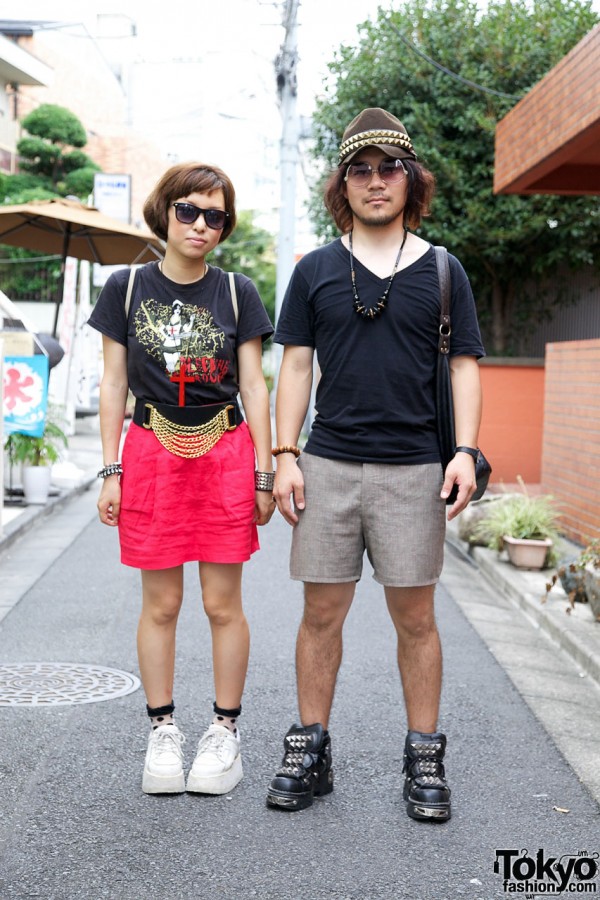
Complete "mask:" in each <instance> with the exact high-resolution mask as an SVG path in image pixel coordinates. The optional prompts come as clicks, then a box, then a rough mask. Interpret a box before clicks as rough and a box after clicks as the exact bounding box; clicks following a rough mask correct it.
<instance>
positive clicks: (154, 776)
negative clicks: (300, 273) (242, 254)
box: [90, 163, 274, 794]
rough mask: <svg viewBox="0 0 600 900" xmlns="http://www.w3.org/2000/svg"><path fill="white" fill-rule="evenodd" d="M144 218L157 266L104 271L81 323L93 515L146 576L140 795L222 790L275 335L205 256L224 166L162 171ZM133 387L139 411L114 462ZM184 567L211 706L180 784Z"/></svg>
mask: <svg viewBox="0 0 600 900" xmlns="http://www.w3.org/2000/svg"><path fill="white" fill-rule="evenodd" d="M144 217H145V219H146V222H147V224H148V226H149V227H150V229H151V230H152V231H153V232H154V233H155V234H156V235H158V237H160V238H162V239H163V240H165V241H166V251H165V256H164V259H163V260H162V261H161V262H158V263H156V262H154V263H149V264H148V265H146V266H144V267H142V268H141V269H139V270H138V271H137V272H134V274H133V275H131V274H130V272H129V270H121V271H119V272H117V273H115V274H113V275H111V277H110V278H109V280H108V281H107V283H106V286H105V287H104V289H103V290H102V293H101V295H100V297H99V299H98V302H97V304H96V307H95V309H94V311H93V313H92V316H91V318H90V324H91V325H92V326H93V327H94V328H96V329H98V331H100V332H101V333H102V336H103V338H102V339H103V350H104V375H103V378H102V384H101V388H100V428H101V435H102V449H103V453H104V461H105V465H104V468H103V469H101V471H100V472H99V473H98V474H99V476H100V477H101V478H103V485H102V490H101V492H100V498H99V500H98V510H99V513H100V520H101V521H102V522H103V523H104V524H105V525H112V526H115V525H118V528H119V539H120V544H121V561H122V562H123V563H124V564H125V565H128V566H135V567H136V568H139V569H140V570H141V575H142V611H141V616H140V620H139V627H138V636H137V639H138V658H139V666H140V673H141V677H142V682H143V686H144V691H145V694H146V701H147V711H148V715H149V717H150V723H151V731H150V737H149V740H148V750H147V753H146V759H145V765H144V775H143V781H142V790H143V791H145V792H146V793H149V794H159V793H180V792H182V791H184V790H188V791H193V792H198V793H209V794H223V793H227V792H228V791H230V790H231V789H232V788H234V787H235V785H236V784H237V783H238V782H239V781H240V779H241V777H242V763H241V757H240V735H239V730H238V728H237V717H238V716H239V714H240V712H241V699H242V692H243V688H244V681H245V677H246V669H247V663H248V652H249V632H248V625H247V622H246V619H245V617H244V613H243V609H242V596H241V581H242V564H243V563H244V562H245V561H246V560H248V559H249V558H250V555H251V554H252V553H254V551H255V550H257V549H258V546H259V545H258V537H257V529H256V526H257V525H264V524H266V523H267V522H268V521H269V519H270V518H271V515H272V513H273V509H274V505H273V499H272V498H273V490H272V489H273V474H272V463H271V424H270V414H269V396H268V390H267V387H266V384H265V380H264V377H263V372H262V365H261V345H262V341H264V340H266V339H267V338H268V337H269V336H270V335H271V333H272V331H273V329H272V326H271V322H270V321H269V318H268V316H267V314H266V312H265V309H264V306H263V304H262V302H261V300H260V297H259V295H258V293H257V291H256V288H255V287H254V285H253V284H252V282H251V281H250V280H249V279H248V278H246V277H245V276H243V275H236V276H235V278H234V279H233V280H232V278H231V276H229V277H228V275H227V273H225V272H223V271H222V270H221V269H218V268H216V267H215V266H212V265H210V266H209V265H208V263H207V262H206V257H207V255H208V254H209V253H210V252H211V250H214V248H215V247H216V246H217V244H219V243H220V242H221V241H224V240H225V239H226V238H227V237H228V236H229V235H230V234H231V232H232V231H233V229H234V227H235V224H236V214H235V192H234V188H233V185H232V183H231V181H230V180H229V178H228V177H227V175H225V173H224V172H222V171H221V170H220V169H218V168H216V167H214V166H207V165H203V164H200V163H188V164H184V165H177V166H174V167H173V168H171V169H169V171H168V172H166V174H165V175H164V176H163V178H162V179H161V180H160V181H159V182H158V184H157V185H156V187H155V188H154V190H153V192H152V193H151V195H150V196H149V198H148V199H147V201H146V204H145V206H144ZM129 389H130V390H131V392H132V393H133V395H134V396H135V398H136V404H135V412H134V415H133V422H132V424H131V426H130V427H129V430H128V432H127V436H126V439H125V443H124V447H123V456H122V463H121V462H119V461H118V460H119V444H120V438H121V433H122V427H123V419H124V415H125V403H126V400H127V394H128V390H129ZM238 390H239V394H240V397H241V399H242V401H243V406H244V412H245V416H246V419H247V424H246V422H245V421H244V419H243V418H242V415H241V413H240V410H239V407H238V405H237V401H236V397H237V394H238ZM255 470H256V471H255ZM190 561H198V567H199V575H200V586H201V590H202V599H203V603H204V610H205V612H206V615H207V616H208V619H209V623H210V628H211V636H212V650H213V669H214V685H215V698H216V699H215V703H214V719H213V721H212V724H210V726H209V727H208V730H207V731H206V732H205V734H204V735H203V736H202V738H201V739H200V743H199V745H198V753H197V755H196V759H195V761H194V764H193V766H192V769H191V770H190V773H189V775H188V778H187V783H186V780H185V777H184V772H183V753H182V745H183V742H184V740H185V739H184V736H183V734H182V733H181V731H180V730H179V729H178V727H177V725H176V724H175V722H174V718H173V713H174V709H175V706H174V703H173V679H174V664H175V633H176V627H177V619H178V616H179V610H180V608H181V603H182V598H183V564H184V563H185V562H190Z"/></svg>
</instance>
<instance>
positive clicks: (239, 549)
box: [119, 422, 259, 569]
mask: <svg viewBox="0 0 600 900" xmlns="http://www.w3.org/2000/svg"><path fill="white" fill-rule="evenodd" d="M254 467H255V459H254V445H253V443H252V439H251V437H250V432H249V430H248V426H247V425H246V423H245V422H244V423H242V424H241V425H239V426H238V427H237V428H236V429H235V431H226V432H225V434H224V435H223V436H222V437H221V438H220V440H219V441H218V442H217V443H216V444H215V446H214V447H213V448H212V450H209V452H208V453H205V454H204V456H199V457H197V458H196V459H186V458H183V457H180V456H175V455H174V454H173V453H169V451H168V450H165V448H164V447H163V446H162V444H161V443H160V442H159V440H158V439H157V438H156V436H155V434H154V433H153V432H152V431H149V430H147V429H145V428H141V427H140V426H138V425H135V424H134V423H133V422H132V423H131V425H130V426H129V430H128V432H127V435H126V437H125V444H124V447H123V475H122V477H121V512H120V514H119V539H120V543H121V562H122V563H123V564H124V565H126V566H134V567H135V568H138V569H170V568H171V567H173V566H179V565H182V563H185V562H192V561H195V560H197V561H199V562H212V563H241V562H246V560H248V559H250V556H251V554H252V553H254V552H255V551H256V550H258V549H259V543H258V532H257V528H256V523H255V521H254V512H255V494H254Z"/></svg>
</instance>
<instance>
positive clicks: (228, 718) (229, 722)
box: [212, 700, 242, 737]
mask: <svg viewBox="0 0 600 900" xmlns="http://www.w3.org/2000/svg"><path fill="white" fill-rule="evenodd" d="M213 710H214V712H215V717H214V719H213V720H212V724H213V725H223V726H224V727H225V728H228V729H229V730H230V731H231V733H232V734H235V736H236V737H237V733H238V730H237V720H238V716H239V715H240V714H241V712H242V705H241V704H240V705H239V706H238V707H237V709H222V707H220V706H217V702H216V700H215V702H214V703H213Z"/></svg>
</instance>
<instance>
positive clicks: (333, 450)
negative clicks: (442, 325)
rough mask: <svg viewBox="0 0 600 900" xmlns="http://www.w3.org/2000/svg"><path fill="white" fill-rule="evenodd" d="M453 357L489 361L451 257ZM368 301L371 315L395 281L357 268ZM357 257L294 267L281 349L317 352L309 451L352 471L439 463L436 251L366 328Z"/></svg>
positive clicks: (323, 256) (343, 254)
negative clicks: (356, 299)
mask: <svg viewBox="0 0 600 900" xmlns="http://www.w3.org/2000/svg"><path fill="white" fill-rule="evenodd" d="M449 263H450V275H451V281H452V296H451V307H450V316H451V322H452V337H451V347H450V349H451V355H452V356H475V357H477V358H479V357H481V356H483V355H484V354H485V351H484V348H483V345H482V343H481V336H480V333H479V326H478V324H477V316H476V312H475V303H474V300H473V294H472V291H471V286H470V284H469V281H468V278H467V276H466V274H465V271H464V269H463V267H462V266H461V264H460V263H459V261H458V260H457V259H456V258H455V257H454V256H449ZM354 267H355V271H356V278H357V288H358V293H359V295H360V299H361V301H362V302H363V303H364V304H365V305H366V306H367V307H369V306H373V305H375V303H376V302H377V300H378V299H379V297H381V296H382V294H383V293H384V291H385V288H386V286H387V282H388V278H378V277H377V275H375V274H374V273H373V272H371V271H370V270H369V269H367V268H366V267H365V266H363V265H362V264H361V263H360V262H359V261H358V260H356V259H355V263H354ZM352 303H353V297H352V286H351V279H350V254H349V252H348V250H347V249H346V248H345V247H344V245H343V244H342V242H341V239H337V240H335V241H333V242H332V243H331V244H328V245H327V246H325V247H320V248H319V249H318V250H313V251H312V252H311V253H308V254H307V255H306V256H304V257H303V258H302V259H301V260H300V262H299V263H298V264H297V265H296V268H295V270H294V273H293V275H292V278H291V280H290V284H289V286H288V290H287V293H286V295H285V298H284V301H283V306H282V310H281V315H280V317H279V320H278V323H277V330H276V333H275V340H276V341H277V342H278V343H280V344H291V345H296V346H303V347H314V348H315V349H316V353H317V360H318V363H319V368H320V372H321V375H320V379H319V383H318V386H317V394H316V416H315V420H314V422H313V426H312V429H311V432H310V435H309V438H308V442H307V444H306V450H307V451H308V452H310V453H314V454H315V455H316V456H324V457H327V458H330V459H342V460H349V461H353V462H387V463H405V464H418V463H430V462H439V458H440V456H439V450H438V445H437V437H436V427H435V373H436V365H437V354H438V349H437V346H438V331H439V317H440V289H439V282H438V275H437V267H436V263H435V253H434V250H433V247H430V248H429V250H428V251H427V252H426V253H425V254H424V255H423V256H422V257H421V258H420V259H418V260H416V261H415V262H414V263H412V265H410V266H408V267H407V268H406V269H402V270H401V271H400V272H397V273H396V275H395V277H394V281H393V283H392V289H391V291H390V295H389V298H388V305H387V308H386V309H385V310H384V312H383V314H382V315H381V316H380V317H379V318H377V319H373V320H367V321H365V320H364V319H362V318H361V317H360V316H358V315H357V314H356V312H355V311H354V309H353V305H352Z"/></svg>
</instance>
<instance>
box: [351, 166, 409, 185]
mask: <svg viewBox="0 0 600 900" xmlns="http://www.w3.org/2000/svg"><path fill="white" fill-rule="evenodd" d="M374 172H377V174H378V175H379V177H380V178H381V180H382V181H385V183H386V184H397V183H398V182H399V181H402V179H403V178H404V177H405V175H406V169H405V168H404V165H403V164H402V160H401V159H382V160H381V162H380V163H379V165H378V166H377V168H376V169H374V168H373V166H372V165H370V163H367V162H359V163H354V164H352V163H351V164H350V165H349V166H348V168H347V169H346V175H345V176H344V181H349V182H350V184H354V185H356V186H357V187H365V186H366V185H367V184H370V182H371V178H372V177H373V173H374Z"/></svg>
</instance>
